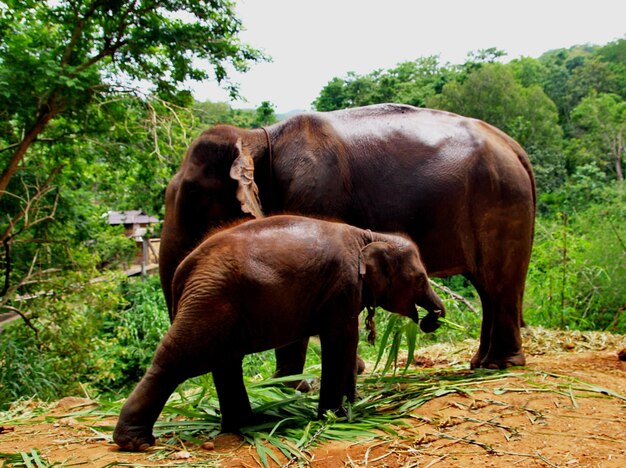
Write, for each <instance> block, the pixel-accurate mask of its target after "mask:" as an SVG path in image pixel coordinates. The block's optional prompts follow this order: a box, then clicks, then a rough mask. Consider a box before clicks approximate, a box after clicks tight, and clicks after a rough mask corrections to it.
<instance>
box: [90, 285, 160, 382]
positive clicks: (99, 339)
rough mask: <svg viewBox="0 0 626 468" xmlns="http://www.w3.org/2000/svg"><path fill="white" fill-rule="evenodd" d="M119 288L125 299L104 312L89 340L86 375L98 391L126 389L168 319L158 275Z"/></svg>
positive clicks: (148, 357) (149, 358)
mask: <svg viewBox="0 0 626 468" xmlns="http://www.w3.org/2000/svg"><path fill="white" fill-rule="evenodd" d="M121 289H122V290H121V294H122V296H123V297H124V299H125V302H124V303H123V304H121V306H120V307H118V308H117V310H114V311H111V312H109V313H107V314H105V317H104V321H103V324H102V328H101V329H100V330H99V332H98V334H97V335H96V336H94V338H93V340H92V343H93V353H92V366H93V369H94V372H91V373H90V374H89V376H88V378H89V382H90V384H91V386H92V387H93V388H95V389H96V390H97V391H98V392H115V393H117V392H128V391H129V390H130V389H131V388H132V387H133V386H134V385H135V384H136V383H137V382H139V380H140V379H141V377H142V376H143V374H144V373H145V371H146V370H147V369H148V366H149V365H150V362H151V361H152V357H153V356H154V352H155V351H156V348H157V346H158V344H159V343H160V341H161V338H162V337H163V335H164V334H165V332H166V331H167V328H168V327H169V323H170V322H169V317H168V315H167V313H166V310H167V307H166V305H165V298H164V297H163V294H162V292H161V285H160V283H159V279H158V277H156V276H152V277H148V278H146V280H145V281H140V280H133V279H130V280H128V281H127V282H125V283H123V284H122V285H121Z"/></svg>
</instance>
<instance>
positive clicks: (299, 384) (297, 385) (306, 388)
mask: <svg viewBox="0 0 626 468" xmlns="http://www.w3.org/2000/svg"><path fill="white" fill-rule="evenodd" d="M290 375H293V374H285V373H283V372H281V371H280V370H278V371H276V372H275V373H274V375H272V378H275V379H276V378H279V377H288V376H290ZM283 385H284V386H285V387H289V388H293V389H294V390H298V391H299V392H302V393H309V392H310V391H311V388H312V387H311V383H310V382H309V381H308V380H288V381H286V382H283Z"/></svg>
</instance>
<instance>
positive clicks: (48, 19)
mask: <svg viewBox="0 0 626 468" xmlns="http://www.w3.org/2000/svg"><path fill="white" fill-rule="evenodd" d="M3 3H4V4H5V5H8V4H11V6H12V8H10V9H8V8H6V7H3V8H0V38H1V43H0V146H1V147H0V170H1V171H2V178H1V183H0V314H1V313H6V312H11V313H16V314H18V315H19V316H20V317H21V318H20V319H19V320H16V321H14V322H12V324H11V325H10V326H7V327H5V329H4V330H3V331H2V332H1V334H0V337H1V339H0V364H1V365H0V382H2V384H3V386H4V388H3V391H2V392H0V405H3V404H7V403H8V402H10V401H12V400H14V399H16V398H18V397H21V396H30V395H37V396H38V397H40V398H44V399H52V398H56V397H57V396H59V395H61V394H63V393H68V392H69V393H71V392H77V391H81V390H80V387H81V386H82V388H83V390H84V391H85V392H95V393H104V394H106V393H110V392H119V391H125V390H126V389H127V388H128V387H129V386H130V385H132V384H133V383H134V382H135V381H136V380H137V379H138V377H139V376H140V375H141V373H142V372H143V369H144V368H145V365H146V364H147V362H149V359H150V357H151V353H152V350H153V349H154V346H155V345H156V343H157V342H158V340H159V336H160V333H162V331H163V329H165V327H166V326H167V317H166V312H165V308H164V304H163V301H162V298H161V295H160V291H159V287H158V284H157V282H156V281H155V280H154V279H152V280H149V281H147V282H145V283H140V282H137V283H135V282H128V281H127V280H126V279H125V278H123V277H121V276H120V274H119V267H120V265H122V264H123V263H124V262H125V261H127V260H128V259H129V258H130V256H132V255H133V251H134V243H133V242H132V241H130V240H128V239H127V238H126V237H125V236H124V234H123V232H122V231H121V230H117V229H112V228H111V227H109V226H107V225H106V223H105V222H104V221H105V220H104V217H103V216H104V215H105V214H106V213H107V212H108V211H110V210H126V209H128V210H135V209H142V210H144V211H145V212H147V213H149V214H151V215H153V216H156V217H158V218H159V219H162V218H163V198H164V190H165V187H166V185H167V183H168V181H169V179H170V178H171V176H172V175H173V174H174V173H175V171H176V170H177V167H178V165H179V163H180V161H181V158H182V157H183V155H184V153H185V149H186V147H187V146H188V144H189V143H190V141H191V140H192V139H193V138H194V137H195V136H196V135H197V134H198V133H199V132H200V131H201V130H202V129H205V128H207V127H208V126H210V125H212V124H215V123H231V124H234V125H239V126H244V127H258V126H261V125H267V124H268V123H271V122H273V121H274V119H275V116H274V113H273V107H272V105H271V103H270V102H266V103H264V104H263V105H262V106H261V107H260V108H259V109H256V110H250V111H242V110H237V109H233V108H231V107H230V106H229V105H228V104H227V103H211V102H196V101H194V99H193V97H192V96H191V95H190V94H189V92H187V91H184V90H183V87H182V83H183V82H184V81H185V80H186V79H189V78H192V79H199V78H204V77H206V76H207V73H206V72H204V71H202V70H199V69H196V68H194V63H195V62H194V61H193V59H194V58H204V59H208V60H209V63H210V64H211V67H212V70H213V72H214V76H213V77H214V78H217V79H220V80H222V81H223V83H225V84H228V75H227V72H226V70H227V69H228V66H234V67H236V68H237V69H240V70H245V69H246V67H247V66H249V65H250V64H251V63H253V62H255V61H258V60H262V59H263V58H264V57H263V55H262V54H261V53H260V52H259V51H256V50H255V49H253V48H251V47H249V46H247V45H245V44H242V43H241V42H240V41H239V40H238V39H237V34H238V31H239V28H240V26H241V25H240V24H239V23H238V21H237V20H235V19H234V16H233V15H232V11H231V10H230V9H229V8H230V7H229V5H230V4H229V3H228V2H212V3H215V4H217V5H219V8H218V9H217V10H216V11H217V12H218V13H219V14H214V13H215V11H212V12H211V14H210V15H209V14H208V13H207V12H206V11H202V10H201V7H197V6H195V5H196V3H197V2H191V1H189V2H185V1H183V2H180V1H171V2H160V3H161V4H163V5H165V7H164V8H169V9H176V8H178V7H179V6H180V4H185V5H187V6H188V7H189V11H191V12H192V13H194V14H195V15H196V16H197V17H198V18H199V24H201V25H202V27H198V28H196V27H186V26H185V23H183V22H182V21H181V22H177V21H169V20H167V21H166V20H165V19H164V18H165V17H164V16H163V14H162V11H159V10H158V9H155V10H151V11H148V12H146V11H133V10H132V8H131V9H130V10H124V11H122V10H121V9H120V8H122V7H119V8H118V7H115V6H111V7H107V8H108V9H106V8H105V9H104V10H102V11H99V12H96V11H92V10H89V8H88V7H87V2H85V4H84V5H83V3H82V2H58V3H59V7H58V8H55V9H45V8H38V7H36V6H34V4H36V3H37V2H3ZM13 3H15V5H13ZM96 3H97V2H96ZM105 3H107V2H105ZM113 3H115V2H113ZM131 3H132V2H131ZM18 4H22V6H21V7H18V6H17V5H18ZM116 8H117V9H116ZM128 8H130V7H128ZM207 8H208V7H207ZM81 19H82V20H81ZM83 20H84V21H83ZM81 21H82V22H81ZM86 25H90V26H89V27H87V26H86ZM136 25H139V27H136ZM122 31H123V34H121V32H122ZM157 32H158V34H157ZM209 32H210V33H211V34H212V35H219V36H220V40H219V41H204V40H203V37H204V34H207V33H209ZM181 35H184V37H186V40H185V41H173V40H171V38H172V37H174V36H176V37H181ZM79 37H80V38H81V40H80V41H79V40H78V39H77V38H79ZM207 42H208V43H209V44H207ZM504 56H505V53H504V51H500V50H497V49H489V50H485V51H478V52H474V53H470V54H469V55H468V58H467V60H466V61H465V62H464V63H461V64H447V63H446V64H442V63H440V61H439V60H438V59H437V57H419V58H416V59H415V60H414V61H411V62H405V63H400V64H398V65H397V66H396V67H395V68H393V69H389V70H382V69H381V70H377V71H375V72H372V73H370V74H367V75H357V74H354V73H349V74H347V75H346V76H345V77H337V78H334V79H333V80H332V81H330V82H329V83H328V84H327V85H326V86H325V87H324V88H323V89H321V90H320V93H319V97H318V98H317V99H316V100H315V102H314V103H312V105H313V106H314V108H315V109H316V110H318V111H329V110H333V109H341V108H345V107H354V106H360V105H366V104H372V103H379V102H398V103H406V104H412V105H415V106H423V107H434V108H439V109H445V110H449V111H452V112H456V113H460V114H463V115H467V116H472V117H476V118H480V119H483V120H485V121H487V122H489V123H492V124H493V125H496V126H498V127H499V128H501V129H502V130H504V131H506V132H507V133H509V134H510V135H511V136H513V137H514V138H516V139H517V140H518V141H519V142H520V143H521V144H522V145H523V146H524V147H525V149H526V150H527V152H528V153H529V155H530V157H531V160H532V162H533V165H534V169H535V173H536V178H537V185H538V191H539V198H538V215H539V216H538V222H537V227H536V238H535V246H534V253H533V261H532V264H531V267H530V272H529V277H528V284H527V292H526V307H525V318H526V321H527V322H528V323H529V324H535V325H537V324H539V325H543V326H546V327H554V328H575V329H585V330H609V331H614V332H620V333H626V314H625V313H624V311H625V308H626V231H625V230H624V226H626V200H625V196H626V195H625V192H624V182H623V180H624V169H625V161H624V158H625V155H626V144H625V143H626V142H625V133H626V40H625V39H620V40H617V41H615V42H612V43H609V44H604V45H573V46H572V47H571V48H568V49H562V50H552V51H547V52H546V53H545V54H543V55H542V56H541V57H537V58H531V57H524V58H519V59H514V60H512V61H508V62H507V61H506V60H505V58H504ZM372 66H376V64H372ZM164 70H165V71H166V72H164ZM146 82H147V83H148V84H149V85H146V84H145V83H146ZM232 91H233V93H236V92H237V90H236V87H234V86H233V87H232ZM153 235H154V236H157V237H158V229H157V230H156V231H155V232H154V233H153ZM103 276H104V277H107V278H108V279H109V280H108V281H99V282H90V280H92V279H93V278H96V277H103ZM445 284H446V285H447V286H448V287H450V288H452V289H453V290H455V291H457V292H459V293H461V294H463V295H464V296H465V297H466V298H468V299H469V300H474V299H475V297H474V295H475V293H474V291H473V290H472V289H471V288H470V287H469V286H468V284H467V283H466V282H465V281H464V280H463V279H462V278H452V279H449V280H447V281H446V282H445ZM462 309H463V308H462V307H457V308H456V312H455V309H454V308H452V309H451V315H450V319H451V320H452V321H453V322H457V323H459V324H460V326H461V327H462V330H461V331H460V332H458V336H461V335H468V334H469V335H473V336H476V335H477V334H478V332H479V327H478V324H479V318H477V317H475V316H473V315H472V314H471V313H470V314H469V315H468V316H465V315H462V314H463V310H462ZM455 313H458V315H456V316H455V315H454V314H455ZM433 339H435V340H436V339H437V336H435V338H433Z"/></svg>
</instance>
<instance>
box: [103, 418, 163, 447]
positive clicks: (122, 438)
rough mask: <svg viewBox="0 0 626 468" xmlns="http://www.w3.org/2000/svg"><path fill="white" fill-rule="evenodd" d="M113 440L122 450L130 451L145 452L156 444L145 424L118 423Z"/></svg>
mask: <svg viewBox="0 0 626 468" xmlns="http://www.w3.org/2000/svg"><path fill="white" fill-rule="evenodd" d="M113 441H114V442H115V443H116V444H117V445H118V446H119V447H120V449H122V450H127V451H129V452H144V451H146V450H147V449H148V447H151V446H152V445H154V442H155V438H154V436H153V435H152V433H151V432H150V431H149V430H147V429H146V428H145V427H143V426H123V425H120V424H119V423H118V425H117V427H116V428H115V432H113Z"/></svg>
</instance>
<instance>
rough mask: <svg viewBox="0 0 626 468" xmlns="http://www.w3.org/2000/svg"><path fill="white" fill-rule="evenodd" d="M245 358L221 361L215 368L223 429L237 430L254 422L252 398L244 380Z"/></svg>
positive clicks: (214, 379)
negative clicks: (243, 365)
mask: <svg viewBox="0 0 626 468" xmlns="http://www.w3.org/2000/svg"><path fill="white" fill-rule="evenodd" d="M242 361H243V358H232V359H228V360H226V361H223V362H221V363H220V364H219V365H218V366H216V367H215V368H214V369H213V382H214V384H215V390H216V391H217V397H218V399H219V402H220V411H221V413H222V431H223V432H236V431H237V430H238V429H240V428H242V427H244V426H247V425H250V424H252V423H254V415H253V413H252V408H251V407H250V400H249V399H248V393H247V392H246V387H245V385H244V382H243V367H242Z"/></svg>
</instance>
